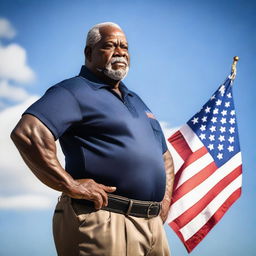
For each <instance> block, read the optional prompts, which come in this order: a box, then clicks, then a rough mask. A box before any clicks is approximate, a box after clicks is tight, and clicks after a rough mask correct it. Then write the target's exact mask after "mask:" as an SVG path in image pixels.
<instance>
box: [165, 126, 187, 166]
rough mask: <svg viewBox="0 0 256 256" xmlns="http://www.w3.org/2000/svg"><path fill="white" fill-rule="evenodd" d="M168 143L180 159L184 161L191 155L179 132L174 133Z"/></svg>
mask: <svg viewBox="0 0 256 256" xmlns="http://www.w3.org/2000/svg"><path fill="white" fill-rule="evenodd" d="M168 141H169V142H170V143H171V144H172V146H173V147H174V148H175V150H176V151H177V152H178V154H179V155H180V156H181V158H182V159H183V160H184V161H185V160H186V159H187V157H188V156H189V155H190V154H191V153H192V151H191V149H190V147H189V146H188V144H187V142H186V140H185V139H184V136H183V135H182V134H181V132H180V131H177V132H175V133H174V134H173V135H172V136H171V137H170V138H169V139H168Z"/></svg>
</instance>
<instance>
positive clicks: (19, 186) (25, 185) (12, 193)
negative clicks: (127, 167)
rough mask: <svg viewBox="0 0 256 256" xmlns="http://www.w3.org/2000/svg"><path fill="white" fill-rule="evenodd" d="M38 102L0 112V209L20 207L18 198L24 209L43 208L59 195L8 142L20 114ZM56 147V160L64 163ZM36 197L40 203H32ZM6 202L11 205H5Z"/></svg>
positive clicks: (58, 148) (30, 101)
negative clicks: (38, 176) (31, 168)
mask: <svg viewBox="0 0 256 256" xmlns="http://www.w3.org/2000/svg"><path fill="white" fill-rule="evenodd" d="M37 99H38V97H37V96H33V97H30V98H28V99H27V100H26V101H25V102H23V103H22V104H19V105H16V106H14V107H10V108H7V109H5V110H3V111H1V112H0V124H1V126H0V141H1V143H0V152H1V158H0V170H1V172H0V195H1V198H0V208H5V209H6V208H20V207H21V205H20V202H19V200H20V199H22V200H23V201H22V202H23V204H24V205H25V206H26V207H27V208H35V209H37V208H42V207H44V208H45V207H49V206H50V205H54V204H55V203H56V199H57V197H58V195H59V192H57V191H55V190H52V189H50V188H48V187H47V186H46V185H44V184H43V183H41V182H40V181H39V180H38V179H37V178H36V177H35V176H34V174H33V173H32V172H31V171H30V170H29V168H28V167H27V166H26V165H25V163H24V162H23V160H22V158H21V156H20V155H19V153H18V150H17V149H16V147H15V146H14V144H13V142H12V141H11V139H10V133H11V131H12V129H13V128H14V127H15V125H16V124H17V122H18V121H19V119H20V117H21V114H22V113H23V112H24V111H25V109H26V108H27V107H28V106H29V105H31V104H32V103H33V102H34V101H35V100H37ZM57 146H58V147H57V151H58V158H59V159H60V161H61V162H62V164H63V163H64V157H63V155H62V152H61V149H60V146H59V145H57ZM36 198H37V199H38V202H39V203H34V202H35V201H36ZM39 199H40V201H39ZM8 200H10V204H7V201H8ZM40 202H42V204H41V203H40Z"/></svg>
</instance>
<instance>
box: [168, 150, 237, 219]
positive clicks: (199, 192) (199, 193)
mask: <svg viewBox="0 0 256 256" xmlns="http://www.w3.org/2000/svg"><path fill="white" fill-rule="evenodd" d="M240 164H241V154H240V152H239V153H237V154H236V155H235V156H234V157H232V158H231V159H230V160H229V161H228V162H227V163H225V164H224V165H223V166H221V167H220V168H219V169H218V170H217V171H215V172H214V173H213V174H212V175H211V176H210V177H209V178H207V179H206V180H205V181H204V182H202V183H201V184H200V185H199V186H197V187H196V188H195V189H193V190H192V191H190V192H189V193H187V194H186V195H184V196H183V197H182V198H181V199H179V200H178V201H176V202H175V203H174V204H172V205H171V208H170V221H173V220H174V219H176V218H177V217H178V216H179V215H181V214H182V212H184V211H186V210H188V209H189V208H190V207H191V206H192V205H194V204H195V203H196V202H197V201H198V200H200V199H201V198H202V197H203V196H204V195H205V194H206V193H207V191H209V189H211V188H212V187H213V186H215V185H216V183H218V182H219V181H220V180H221V179H222V178H224V177H225V176H226V175H227V174H228V173H229V172H230V169H233V170H234V169H235V168H236V167H238V166H239V165H240Z"/></svg>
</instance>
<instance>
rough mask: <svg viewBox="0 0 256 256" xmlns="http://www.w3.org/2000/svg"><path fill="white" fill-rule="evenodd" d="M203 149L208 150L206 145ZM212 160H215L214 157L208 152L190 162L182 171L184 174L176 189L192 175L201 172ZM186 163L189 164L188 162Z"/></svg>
mask: <svg viewBox="0 0 256 256" xmlns="http://www.w3.org/2000/svg"><path fill="white" fill-rule="evenodd" d="M202 149H205V150H206V148H205V147H203V148H202ZM202 151H203V150H202ZM206 152H207V150H206ZM203 153H205V152H203ZM191 156H194V154H192V155H191ZM189 160H190V158H189ZM212 162H213V158H212V156H211V155H210V154H209V153H208V152H207V154H205V155H201V156H199V157H198V159H197V160H196V161H194V162H192V163H190V164H189V165H188V166H187V167H186V168H185V169H184V170H183V171H182V175H180V178H179V180H178V182H177V185H176V186H175V189H176V188H178V187H179V186H181V185H182V184H183V183H184V182H186V181H187V180H189V179H190V178H191V177H193V176H194V175H196V174H197V173H199V172H200V171H201V170H202V169H203V168H205V167H206V166H207V165H209V164H210V163H212ZM184 165H187V162H186V163H185V164H184Z"/></svg>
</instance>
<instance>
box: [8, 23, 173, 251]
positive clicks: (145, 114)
mask: <svg viewBox="0 0 256 256" xmlns="http://www.w3.org/2000/svg"><path fill="white" fill-rule="evenodd" d="M85 57H86V61H85V66H83V67H82V69H81V72H80V74H79V76H77V77H73V78H71V79H68V80H64V81H62V82H60V83H59V84H57V85H55V86H52V87H50V88H49V89H48V90H47V91H46V93H45V94H44V95H43V97H42V98H40V99H39V100H38V101H37V102H35V103H34V104H32V105H31V106H30V107H29V108H28V109H27V110H26V111H25V112H24V113H23V116H22V118H21V120H20V121H19V123H18V124H17V126H16V127H15V128H14V130H13V132H12V134H11V138H12V140H13V141H14V143H15V145H16V146H17V148H18V150H19V152H20V154H21V156H22V157H23V159H24V161H25V163H26V164H27V165H28V167H29V168H30V169H31V170H32V172H33V173H34V174H35V175H36V176H37V178H39V179H40V180H41V181H42V182H43V183H44V184H46V185H47V186H49V187H51V188H53V189H55V190H58V191H62V196H61V197H60V199H59V202H58V204H57V206H56V209H55V213H54V217H53V233H54V240H55V245H56V248H57V252H58V255H61V256H72V255H106V256H112V255H113V256H115V255H116V256H122V255H128V256H137V255H157V256H161V255H164V256H166V255H169V249H168V244H167V240H166V236H165V233H164V230H163V226H162V223H163V222H164V221H165V220H166V218H167V214H168V210H169V206H170V199H171V194H172V186H173V164H172V158H171V155H170V153H169V151H168V150H167V147H166V143H165V139H164V136H163V133H162V131H161V127H160V125H159V123H158V121H157V120H156V119H155V117H154V115H153V114H152V113H151V112H150V110H149V109H148V108H147V106H146V105H145V103H143V101H142V100H141V99H140V98H139V96H137V95H136V94H135V93H134V92H132V91H130V90H128V88H127V87H126V86H125V85H124V84H123V83H122V82H121V80H122V79H123V78H124V77H125V76H126V74H127V73H128V69H129V63H130V59H129V53H128V43H127V40H126V37H125V34H124V32H123V31H122V30H121V28H120V27H119V26H118V25H117V24H114V23H109V22H108V23H101V24H98V25H96V26H94V27H93V28H92V29H91V30H90V31H89V33H88V35H87V43H86V48H85ZM57 139H59V141H60V144H61V147H62V150H63V153H64V154H65V161H66V165H65V169H64V168H63V167H62V166H61V165H60V163H59V161H58V159H57V157H56V145H55V140H57Z"/></svg>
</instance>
